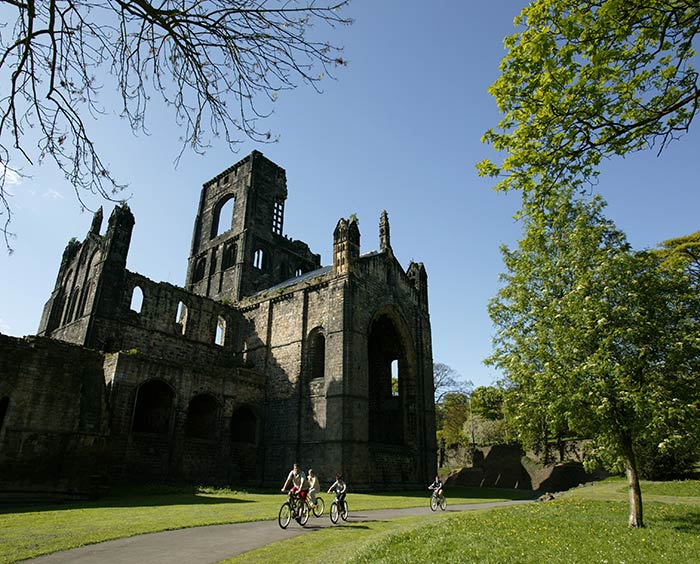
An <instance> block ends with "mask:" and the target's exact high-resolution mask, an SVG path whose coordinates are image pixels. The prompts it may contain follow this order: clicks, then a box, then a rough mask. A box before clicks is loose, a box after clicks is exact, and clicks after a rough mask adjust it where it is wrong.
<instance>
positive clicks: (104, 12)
mask: <svg viewBox="0 0 700 564" xmlns="http://www.w3.org/2000/svg"><path fill="white" fill-rule="evenodd" d="M348 2H349V0H336V1H334V2H326V1H317V0H285V1H282V0H255V1H253V0H178V1H175V0H161V1H159V2H153V1H151V0H133V1H125V0H114V1H110V0H52V1H50V2H35V1H33V0H0V7H1V8H2V11H3V16H4V18H3V24H6V25H3V33H2V36H0V73H1V76H2V79H1V80H2V89H1V90H0V92H2V94H0V204H1V205H0V216H2V215H5V219H4V224H0V232H2V233H3V234H4V235H5V242H6V245H8V248H9V244H8V235H10V234H9V233H8V231H7V228H8V225H9V223H10V220H11V217H12V210H11V208H10V203H9V200H8V193H7V192H6V190H5V179H6V178H7V174H8V173H10V174H21V170H20V168H21V166H22V164H32V163H34V162H37V161H41V160H42V159H44V158H49V159H51V160H53V161H54V162H55V163H56V165H57V166H58V167H59V169H60V170H61V171H62V172H63V173H64V174H65V176H66V178H67V179H68V180H69V181H70V182H71V183H72V184H73V186H74V187H75V191H76V194H77V196H78V198H79V199H80V198H81V194H82V191H83V190H87V191H89V192H92V193H99V194H100V195H102V196H104V197H105V198H108V199H112V197H113V194H115V193H118V192H119V191H120V190H121V189H122V188H123V187H124V186H123V185H122V184H119V183H118V182H117V181H116V180H115V179H114V178H113V176H112V175H111V174H110V172H109V170H108V169H107V167H106V166H105V165H104V163H103V160H102V158H101V157H100V155H99V154H98V151H97V149H96V147H95V145H94V143H93V139H92V137H91V133H90V131H91V127H92V125H94V124H91V120H90V119H89V118H94V117H98V116H100V115H102V114H104V113H105V111H106V110H105V104H107V105H109V104H112V103H113V102H111V101H109V100H104V99H102V98H101V96H102V95H103V94H104V92H105V91H106V90H110V89H111V90H112V91H115V92H116V96H117V98H118V100H119V101H118V103H117V104H118V105H120V106H121V107H120V108H118V110H119V111H120V112H121V116H122V117H124V118H126V120H128V123H129V124H130V126H131V128H132V130H133V131H134V132H136V131H140V130H145V129H146V128H145V120H146V114H147V108H148V106H149V103H151V104H153V103H155V104H159V103H160V104H164V105H166V106H168V107H169V108H170V109H172V111H173V117H174V119H175V120H176V121H177V123H178V125H179V126H180V127H181V130H182V136H181V138H182V149H183V150H184V149H185V148H187V147H190V148H192V149H193V150H195V151H203V150H204V149H206V147H207V146H208V145H209V144H210V143H211V142H212V141H213V139H215V138H216V139H219V140H220V142H224V143H227V144H229V145H230V146H231V147H235V146H236V145H237V144H238V143H240V142H241V140H242V138H245V137H248V138H252V139H254V140H257V141H267V140H269V139H270V138H271V135H270V133H269V132H268V131H266V130H265V129H263V128H262V126H261V125H260V123H261V121H262V118H264V117H266V116H267V115H269V114H270V112H271V109H270V108H271V106H270V105H269V104H267V103H266V102H271V101H274V99H275V98H276V96H277V95H278V94H279V92H281V91H283V90H286V89H290V88H294V87H295V86H296V85H297V84H298V83H305V84H308V85H311V86H312V87H314V88H316V89H318V86H317V85H318V82H319V81H320V80H321V79H322V77H323V76H324V75H327V74H328V73H329V72H330V71H331V70H332V69H333V68H335V67H336V66H338V65H344V64H345V61H344V60H343V58H342V57H341V54H340V50H339V49H338V48H337V47H335V46H333V45H331V44H330V43H328V42H326V41H323V40H321V39H319V36H318V35H317V34H315V33H311V32H310V28H311V27H312V26H313V25H314V24H315V23H319V24H329V25H330V26H334V25H344V24H349V23H350V20H349V19H348V18H345V17H343V15H342V8H343V7H344V6H345V5H347V4H348ZM13 20H14V21H13Z"/></svg>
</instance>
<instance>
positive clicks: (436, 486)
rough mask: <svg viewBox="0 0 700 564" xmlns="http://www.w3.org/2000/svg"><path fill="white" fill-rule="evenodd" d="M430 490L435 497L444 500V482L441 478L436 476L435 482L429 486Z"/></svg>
mask: <svg viewBox="0 0 700 564" xmlns="http://www.w3.org/2000/svg"><path fill="white" fill-rule="evenodd" d="M428 489H429V490H433V492H434V493H435V497H437V498H438V499H442V481H441V480H440V476H435V480H434V481H433V483H432V484H430V485H429V486H428Z"/></svg>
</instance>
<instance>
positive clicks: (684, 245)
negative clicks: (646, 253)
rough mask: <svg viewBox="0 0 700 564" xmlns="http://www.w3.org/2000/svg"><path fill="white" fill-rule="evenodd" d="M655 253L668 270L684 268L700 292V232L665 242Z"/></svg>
mask: <svg viewBox="0 0 700 564" xmlns="http://www.w3.org/2000/svg"><path fill="white" fill-rule="evenodd" d="M654 252H655V253H656V254H657V255H658V256H659V257H660V258H661V259H662V260H663V261H664V264H665V266H666V267H667V268H682V269H684V270H685V271H686V272H687V273H688V276H689V278H690V281H691V282H692V284H693V285H694V286H695V288H697V289H698V291H700V231H696V232H695V233H691V234H690V235H685V236H683V237H676V238H675V239H668V240H667V241H663V242H662V243H661V244H660V245H659V248H658V249H654Z"/></svg>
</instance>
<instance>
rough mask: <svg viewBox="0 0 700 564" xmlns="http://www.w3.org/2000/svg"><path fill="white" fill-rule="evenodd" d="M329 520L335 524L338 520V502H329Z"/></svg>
mask: <svg viewBox="0 0 700 564" xmlns="http://www.w3.org/2000/svg"><path fill="white" fill-rule="evenodd" d="M331 522H332V523H333V524H334V525H335V524H336V523H337V522H338V502H337V501H333V503H331Z"/></svg>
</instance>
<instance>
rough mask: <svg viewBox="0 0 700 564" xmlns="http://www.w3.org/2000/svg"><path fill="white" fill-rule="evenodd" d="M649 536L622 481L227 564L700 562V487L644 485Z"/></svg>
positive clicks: (360, 528)
mask: <svg viewBox="0 0 700 564" xmlns="http://www.w3.org/2000/svg"><path fill="white" fill-rule="evenodd" d="M642 488H643V495H644V494H645V493H646V495H645V505H644V510H645V522H646V525H647V526H646V527H645V528H643V529H629V528H628V527H627V517H628V504H627V488H626V485H625V483H624V481H621V480H619V479H611V480H606V481H604V482H602V483H599V484H595V485H593V486H587V487H584V488H577V489H575V490H573V491H571V492H567V493H566V494H564V495H562V496H561V497H559V498H557V499H556V500H554V501H548V502H546V503H535V504H529V505H521V506H517V507H509V508H499V509H491V510H484V511H481V510H480V511H473V512H466V513H460V514H453V515H449V514H442V513H438V514H434V515H428V516H425V517H420V518H409V519H400V520H392V521H383V522H367V523H348V524H345V525H343V526H342V527H335V528H333V529H324V530H321V531H317V532H314V533H313V534H306V535H302V536H300V537H296V538H294V539H290V540H287V541H283V542H279V543H275V544H272V545H268V546H267V547H264V548H261V549H258V550H254V551H251V552H248V553H246V554H243V555H240V556H238V557H237V558H233V559H230V560H227V561H226V564H262V563H264V562H274V561H279V560H281V559H284V560H286V561H291V562H304V563H310V564H313V563H321V562H328V561H333V562H334V563H336V564H365V563H386V564H398V563H402V564H403V563H416V562H421V563H445V564H451V563H454V564H457V563H459V564H466V563H479V564H520V563H522V564H541V563H543V562H547V563H562V564H563V563H567V564H574V563H600V564H613V563H614V564H623V563H624V564H640V563H644V564H646V563H654V564H657V563H669V564H670V563H673V564H685V563H687V564H695V563H698V562H700V481H686V482H651V483H644V484H643V486H642Z"/></svg>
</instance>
